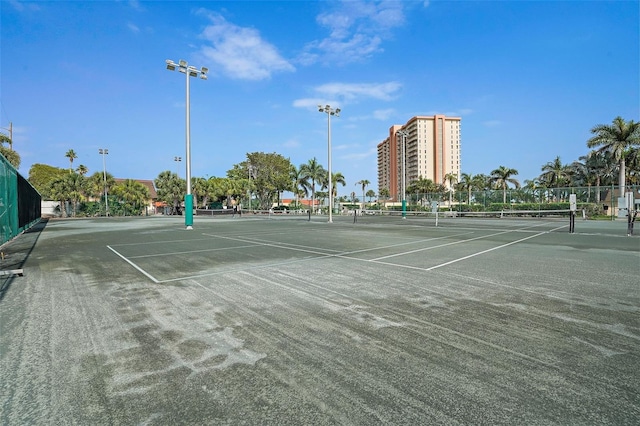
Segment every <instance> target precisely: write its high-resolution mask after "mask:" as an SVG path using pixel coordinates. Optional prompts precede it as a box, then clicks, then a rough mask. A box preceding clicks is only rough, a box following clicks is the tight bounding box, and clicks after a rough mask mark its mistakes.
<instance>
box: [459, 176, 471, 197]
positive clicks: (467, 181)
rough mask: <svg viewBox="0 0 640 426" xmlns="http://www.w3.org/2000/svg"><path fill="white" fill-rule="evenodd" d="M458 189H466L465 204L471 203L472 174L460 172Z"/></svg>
mask: <svg viewBox="0 0 640 426" xmlns="http://www.w3.org/2000/svg"><path fill="white" fill-rule="evenodd" d="M459 185H460V189H461V190H462V191H467V204H471V188H472V187H473V175H471V174H469V173H462V174H461V175H460V183H459Z"/></svg>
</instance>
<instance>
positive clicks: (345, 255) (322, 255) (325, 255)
mask: <svg viewBox="0 0 640 426" xmlns="http://www.w3.org/2000/svg"><path fill="white" fill-rule="evenodd" d="M466 234H469V232H465V233H463V234H455V235H454V236H460V235H466ZM203 235H210V236H215V237H219V238H225V239H230V240H233V241H236V240H240V241H245V242H246V240H242V239H237V238H231V237H226V236H219V235H211V234H203ZM450 237H451V236H445V237H437V238H427V239H425V240H418V241H412V242H410V243H400V244H392V245H389V246H384V247H374V248H368V249H362V250H354V251H350V252H342V253H339V254H331V253H322V252H317V251H312V250H302V249H299V248H292V247H286V246H280V245H277V244H273V243H262V244H258V245H263V246H266V247H275V248H282V249H288V250H294V251H302V252H306V253H311V254H316V255H317V256H316V257H305V258H302V259H293V260H288V261H284V262H278V263H269V264H266V265H255V266H250V267H248V268H243V270H244V271H247V270H250V269H263V268H273V267H276V266H281V265H290V264H292V263H299V262H308V261H309V260H318V259H323V258H328V257H338V258H342V259H349V260H357V261H360V262H368V260H365V259H359V258H357V257H349V256H348V255H350V254H354V253H363V252H366V251H373V250H380V249H384V248H390V247H396V246H400V245H405V244H415V243H419V242H425V241H433V240H439V239H442V238H450ZM380 263H383V262H380ZM233 271H237V268H236V267H233V268H231V269H223V270H219V271H216V272H208V273H205V274H196V275H189V276H186V277H178V278H170V279H166V280H161V281H158V282H159V283H167V282H173V281H181V280H195V279H196V278H204V277H210V276H214V275H220V274H226V273H229V272H233Z"/></svg>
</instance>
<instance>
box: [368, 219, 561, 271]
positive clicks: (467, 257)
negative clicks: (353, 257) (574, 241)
mask: <svg viewBox="0 0 640 426" xmlns="http://www.w3.org/2000/svg"><path fill="white" fill-rule="evenodd" d="M562 228H566V225H563V226H560V227H558V228H555V229H552V230H550V231H542V232H538V233H537V234H534V235H529V236H528V237H524V238H520V239H519V240H515V241H511V242H509V243H506V244H501V245H499V246H496V247H492V248H490V249H487V250H482V251H479V252H477V253H473V254H470V255H467V256H463V257H460V258H458V259H453V260H450V261H448V262H444V263H441V264H439V265H434V266H430V267H428V268H421V267H418V266H411V265H401V264H397V263H391V262H380V261H378V260H375V259H373V260H370V262H375V263H381V264H383V265H390V266H398V267H401V268H407V269H417V270H419V271H432V270H434V269H438V268H442V267H443V266H448V265H451V264H453V263H457V262H461V261H463V260H467V259H470V258H472V257H475V256H480V255H481V254H485V253H489V252H491V251H494V250H498V249H501V248H504V247H508V246H510V245H513V244H517V243H521V242H523V241H526V240H529V239H531V238H535V237H539V236H540V235H544V234H548V233H550V232H554V231H557V230H558V229H562ZM507 232H511V231H507ZM502 233H503V232H500V233H498V234H502ZM498 234H494V235H498ZM487 236H490V235H487ZM474 239H478V238H474ZM467 241H471V240H467ZM445 245H447V244H443V245H442V246H445ZM449 245H450V244H449ZM442 246H441V247H442Z"/></svg>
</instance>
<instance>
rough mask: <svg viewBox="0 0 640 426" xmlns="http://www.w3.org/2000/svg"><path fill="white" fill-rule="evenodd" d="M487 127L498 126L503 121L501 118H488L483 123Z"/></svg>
mask: <svg viewBox="0 0 640 426" xmlns="http://www.w3.org/2000/svg"><path fill="white" fill-rule="evenodd" d="M482 125H483V126H485V127H498V126H501V125H502V121H500V120H488V121H485V122H483V123H482Z"/></svg>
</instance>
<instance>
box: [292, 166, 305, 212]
mask: <svg viewBox="0 0 640 426" xmlns="http://www.w3.org/2000/svg"><path fill="white" fill-rule="evenodd" d="M291 180H292V181H293V193H294V195H295V196H296V207H299V206H300V195H302V196H303V197H306V196H308V195H309V178H308V177H307V176H306V175H305V174H304V171H303V169H302V166H300V168H297V167H296V166H293V165H292V166H291Z"/></svg>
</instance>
